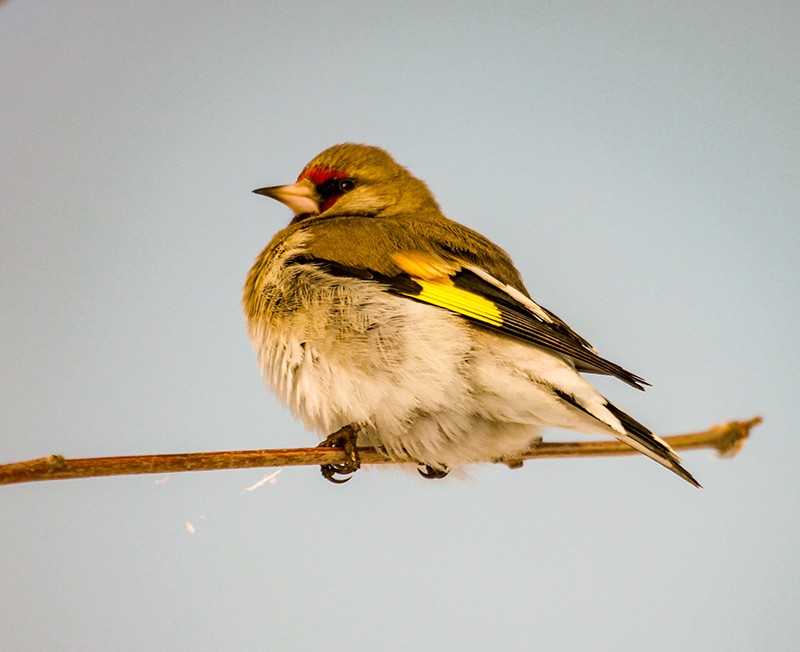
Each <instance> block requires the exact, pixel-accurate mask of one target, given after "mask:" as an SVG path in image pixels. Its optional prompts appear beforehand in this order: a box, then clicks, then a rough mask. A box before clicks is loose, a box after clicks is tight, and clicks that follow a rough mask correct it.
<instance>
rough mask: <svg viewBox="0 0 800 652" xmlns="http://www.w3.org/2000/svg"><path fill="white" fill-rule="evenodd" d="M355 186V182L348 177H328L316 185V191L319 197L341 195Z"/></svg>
mask: <svg viewBox="0 0 800 652" xmlns="http://www.w3.org/2000/svg"><path fill="white" fill-rule="evenodd" d="M355 187H356V182H355V181H354V180H353V179H350V178H349V177H345V178H344V179H328V180H327V181H325V182H323V183H321V184H319V185H318V186H317V192H318V193H319V194H320V196H321V197H323V198H325V199H327V198H328V197H341V196H342V195H343V194H345V193H346V192H350V191H351V190H352V189H353V188H355Z"/></svg>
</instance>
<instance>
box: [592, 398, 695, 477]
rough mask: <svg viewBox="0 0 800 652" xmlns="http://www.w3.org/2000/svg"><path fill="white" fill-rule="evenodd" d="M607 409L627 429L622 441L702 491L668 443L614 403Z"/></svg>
mask: <svg viewBox="0 0 800 652" xmlns="http://www.w3.org/2000/svg"><path fill="white" fill-rule="evenodd" d="M605 407H606V409H608V411H609V412H611V414H613V415H614V416H615V417H616V418H617V419H618V420H619V422H620V423H621V424H622V427H623V428H625V433H626V435H625V436H622V435H617V436H618V438H619V439H620V440H621V441H624V442H625V443H626V444H628V445H629V446H630V447H631V448H635V449H636V450H638V451H639V452H641V453H643V454H645V455H646V456H647V457H649V458H650V459H652V460H655V461H656V462H658V463H659V464H661V465H662V466H664V467H666V468H668V469H669V470H670V471H672V472H673V473H675V474H676V475H679V476H680V477H681V478H683V479H684V480H686V481H687V482H688V483H689V484H692V485H694V486H695V487H697V488H699V489H702V486H701V485H700V483H699V482H698V481H697V480H695V479H694V476H692V474H691V473H689V472H688V471H687V470H686V469H684V468H683V466H681V463H680V460H681V458H680V457H679V456H678V454H677V453H676V452H675V451H674V450H672V448H671V447H670V445H669V444H668V443H667V442H665V441H664V440H663V439H661V438H660V437H657V436H656V435H654V434H653V433H652V432H651V431H650V430H649V428H647V427H645V426H643V425H642V424H641V423H639V422H638V421H636V419H634V418H633V417H631V416H629V415H628V414H626V413H625V412H623V411H622V410H620V409H619V408H618V407H617V406H616V405H614V404H613V403H608V402H606V406H605Z"/></svg>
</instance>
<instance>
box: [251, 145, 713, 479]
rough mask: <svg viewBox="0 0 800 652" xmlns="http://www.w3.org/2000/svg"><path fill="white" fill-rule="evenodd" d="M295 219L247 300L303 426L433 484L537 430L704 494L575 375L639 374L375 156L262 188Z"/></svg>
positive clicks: (336, 154) (506, 455)
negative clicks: (413, 470)
mask: <svg viewBox="0 0 800 652" xmlns="http://www.w3.org/2000/svg"><path fill="white" fill-rule="evenodd" d="M254 192H256V193H258V194H261V195H266V196H267V197H272V198H273V199H277V200H278V201H280V202H282V203H283V204H285V205H286V206H288V207H289V208H290V209H291V210H292V211H293V213H294V218H293V219H292V220H291V223H290V224H289V225H288V226H287V227H286V228H284V229H283V230H281V231H279V232H278V233H277V234H276V235H275V236H274V237H273V238H272V241H271V242H270V243H269V244H268V245H267V247H266V249H264V251H262V252H261V254H260V255H259V256H258V258H257V259H256V261H255V264H254V265H253V267H252V269H251V270H250V273H249V274H248V276H247V280H246V282H245V286H244V298H243V306H244V312H245V317H246V319H247V323H248V331H249V335H250V337H251V339H252V341H253V345H254V348H255V350H256V353H257V356H258V360H259V363H260V366H261V370H262V373H263V375H264V377H265V379H266V382H267V384H268V385H269V386H270V387H271V388H272V390H273V391H274V392H275V394H276V395H277V396H278V397H279V398H280V400H281V401H283V402H284V403H286V404H287V405H288V406H289V408H290V409H291V410H292V412H293V413H294V414H295V415H296V416H297V417H299V418H300V419H302V420H303V422H304V423H305V425H306V427H308V428H309V429H312V430H315V431H316V432H317V433H319V434H320V435H323V436H324V435H331V436H330V437H328V439H327V440H326V443H327V444H329V445H336V444H338V445H342V446H344V448H345V449H346V450H347V451H348V455H349V458H350V462H349V463H348V464H346V465H342V466H335V467H323V475H325V476H326V477H327V478H328V479H332V480H334V481H335V480H336V478H335V477H334V476H336V475H337V474H348V473H351V472H352V471H354V470H355V469H356V468H358V465H359V464H358V458H357V452H356V450H355V446H356V445H359V446H374V447H377V448H378V449H380V450H382V451H383V452H384V453H385V454H386V455H387V456H388V457H389V458H390V459H398V460H406V461H407V460H408V459H411V460H414V461H415V462H417V463H418V464H419V465H420V472H421V473H422V474H423V475H425V476H426V477H442V476H444V475H445V474H446V473H447V472H448V471H449V470H450V469H454V468H458V467H461V466H463V465H465V464H469V463H475V462H486V461H507V462H509V463H510V464H512V463H513V461H514V460H515V459H516V458H517V456H519V455H520V454H521V453H523V452H525V451H526V450H529V449H530V448H531V446H532V445H534V444H535V442H536V441H538V440H539V433H540V430H541V429H542V428H543V427H555V428H563V429H566V430H573V431H578V432H582V433H588V434H591V433H601V434H604V435H610V436H612V437H616V438H617V439H618V440H620V441H622V442H624V443H626V444H628V445H629V446H631V447H632V448H634V449H636V450H637V451H640V452H641V453H643V454H644V455H646V456H647V457H649V458H651V459H653V460H655V461H656V462H658V463H659V464H661V465H663V466H665V467H666V468H668V469H670V470H671V471H673V472H674V473H676V474H677V475H679V476H680V477H682V478H683V479H685V480H687V481H688V482H690V483H691V484H693V485H695V486H698V487H699V486H700V485H699V484H698V482H697V481H696V480H695V479H694V478H693V477H692V475H691V474H690V473H689V472H688V471H686V470H685V469H684V468H683V467H682V466H681V464H680V459H679V457H678V455H677V454H676V453H675V452H674V451H673V450H672V449H671V448H670V446H669V445H668V444H667V443H666V442H664V441H663V440H661V439H659V438H658V437H657V436H655V435H654V434H653V433H652V432H650V430H648V429H647V428H646V427H645V426H643V425H642V424H640V423H639V422H637V421H635V420H634V419H633V418H631V417H630V416H628V415H627V414H626V413H625V412H623V411H622V410H620V409H619V408H618V407H616V406H615V405H613V404H612V403H610V402H609V401H608V400H606V399H605V398H604V397H603V396H601V395H600V394H599V393H598V392H597V390H595V388H594V387H592V385H590V384H589V383H588V382H587V381H586V380H585V379H584V378H583V377H582V376H581V375H580V373H579V372H581V373H586V372H588V373H597V374H607V375H611V376H615V377H616V378H619V379H620V380H622V381H623V382H625V383H627V384H629V385H631V386H633V387H636V388H637V389H643V385H645V384H646V383H645V381H644V380H643V379H642V378H640V377H639V376H636V375H635V374H632V373H631V372H629V371H626V370H625V369H623V368H622V367H620V366H619V365H617V364H615V363H613V362H610V361H609V360H606V359H605V358H602V357H600V355H598V353H597V352H596V350H595V349H594V348H593V347H592V346H591V345H590V344H589V342H587V341H586V340H585V339H583V338H582V337H581V336H580V335H578V334H577V333H576V332H575V331H574V330H572V329H571V328H570V327H569V326H568V325H567V324H566V323H565V322H564V321H562V320H561V319H559V318H558V317H557V316H556V315H555V314H553V313H552V312H550V311H549V310H547V309H546V308H544V307H542V306H540V305H539V304H537V303H536V302H535V301H533V299H531V297H530V295H529V294H528V291H527V290H526V289H525V286H524V285H523V283H522V279H521V278H520V275H519V272H518V271H517V269H516V268H515V267H514V264H513V263H512V261H511V259H510V258H509V256H508V254H506V252H504V251H503V250H502V249H500V248H499V247H498V246H497V245H495V244H493V243H492V242H490V241H489V240H488V239H487V238H485V237H483V236H482V235H480V234H479V233H476V232H475V231H473V230H471V229H469V228H467V227H465V226H462V225H461V224H459V223H457V222H454V221H452V220H450V219H448V218H447V217H445V215H444V214H443V213H442V211H441V209H440V208H439V205H438V204H437V202H436V200H435V199H434V197H433V195H432V193H431V192H430V190H429V189H428V187H427V186H426V185H425V183H423V182H422V181H420V180H419V179H417V178H415V177H414V176H413V175H412V174H411V173H410V172H409V171H408V170H406V169H405V168H403V167H401V166H400V165H398V164H397V163H396V162H395V161H394V159H393V158H392V157H391V156H390V155H389V154H388V153H387V152H385V151H384V150H382V149H379V148H377V147H370V146H366V145H357V144H352V143H345V144H341V145H335V146H333V147H330V148H329V149H326V150H325V151H323V152H322V153H321V154H319V155H318V156H316V157H315V158H314V159H313V160H312V161H311V162H310V163H309V164H308V165H306V166H305V168H303V170H302V172H301V173H300V176H299V177H298V178H297V182H296V183H294V184H290V185H284V186H273V187H269V188H260V189H258V190H255V191H254Z"/></svg>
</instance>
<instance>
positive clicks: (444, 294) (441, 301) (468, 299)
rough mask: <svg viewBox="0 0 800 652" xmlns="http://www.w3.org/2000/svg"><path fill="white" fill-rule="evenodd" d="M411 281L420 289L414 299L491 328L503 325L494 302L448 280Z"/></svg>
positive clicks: (416, 279)
mask: <svg viewBox="0 0 800 652" xmlns="http://www.w3.org/2000/svg"><path fill="white" fill-rule="evenodd" d="M413 280H414V282H416V283H417V284H418V285H420V286H421V287H422V291H421V292H420V293H419V294H418V295H416V296H415V297H414V298H415V299H418V300H419V301H424V302H425V303H431V304H433V305H434V306H440V307H441V308H447V309H448V310H452V311H453V312H457V313H459V314H461V315H464V316H465V317H470V318H472V319H476V320H478V321H482V322H485V323H486V324H489V325H491V326H502V325H503V317H502V315H501V314H500V310H499V309H498V308H497V306H496V305H495V304H494V302H492V301H490V300H489V299H484V298H483V297H482V296H479V295H477V294H474V293H473V292H470V291H469V290H462V289H461V288H457V287H456V286H455V285H453V283H452V281H450V279H449V278H448V279H446V280H443V281H425V280H423V279H420V278H415V279H413ZM409 296H411V295H409Z"/></svg>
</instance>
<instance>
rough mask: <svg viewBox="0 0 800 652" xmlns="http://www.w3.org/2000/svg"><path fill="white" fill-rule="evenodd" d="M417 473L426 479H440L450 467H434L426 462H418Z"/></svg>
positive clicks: (448, 471)
mask: <svg viewBox="0 0 800 652" xmlns="http://www.w3.org/2000/svg"><path fill="white" fill-rule="evenodd" d="M417 473H419V474H420V475H421V476H422V477H423V478H425V479H426V480H441V479H442V478H444V477H445V476H446V475H447V474H448V473H450V469H448V468H446V467H445V468H444V469H441V470H440V469H434V468H433V467H432V466H430V465H428V464H420V465H419V466H418V467H417Z"/></svg>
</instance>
